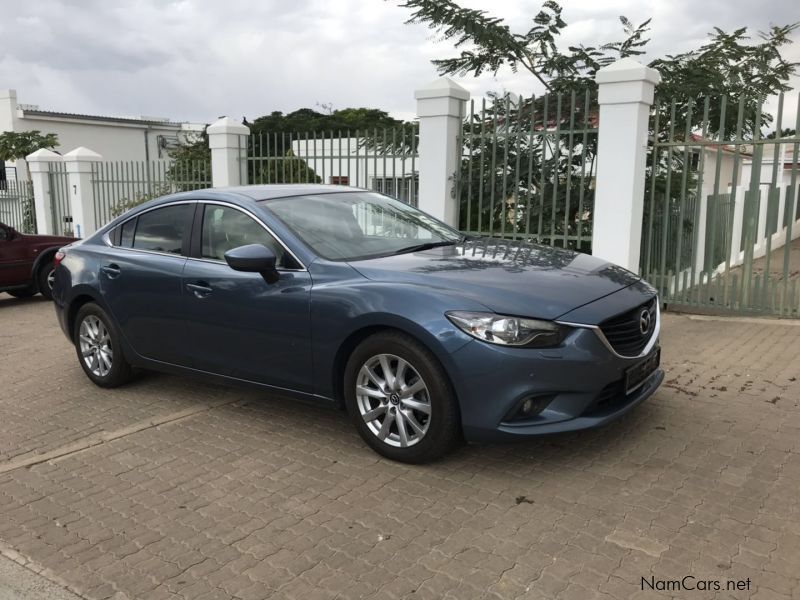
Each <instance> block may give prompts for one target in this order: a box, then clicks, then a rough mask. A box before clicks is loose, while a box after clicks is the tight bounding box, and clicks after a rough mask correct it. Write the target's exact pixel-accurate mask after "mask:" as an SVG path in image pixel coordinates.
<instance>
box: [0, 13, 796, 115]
mask: <svg viewBox="0 0 800 600" xmlns="http://www.w3.org/2000/svg"><path fill="white" fill-rule="evenodd" d="M464 4H466V5H469V6H471V7H482V8H486V9H487V10H490V11H491V12H492V13H493V14H495V15H497V16H502V17H505V18H506V19H507V20H508V21H509V23H510V24H511V26H512V29H514V30H518V31H520V30H521V31H524V30H527V29H528V28H529V27H530V20H531V18H532V17H533V15H534V14H535V13H536V12H537V11H538V7H539V2H537V1H525V0H465V1H464ZM563 4H564V6H565V8H564V16H565V20H566V21H567V22H568V23H569V27H568V29H567V30H566V34H565V36H564V37H565V39H564V41H565V42H566V43H583V44H585V45H592V44H597V43H599V42H605V41H610V40H614V39H618V38H619V37H621V35H622V34H621V28H620V25H619V22H618V16H619V15H620V14H625V15H626V16H628V17H629V18H630V19H631V20H632V21H634V22H637V23H638V22H640V21H643V20H644V19H646V18H648V17H652V18H653V22H652V36H651V37H652V41H651V43H650V46H649V48H650V50H649V56H650V57H651V58H652V57H656V56H661V55H663V54H665V53H674V52H679V51H684V50H688V49H691V48H696V47H697V46H699V45H700V44H701V43H702V42H703V40H704V39H706V34H707V32H708V31H710V30H711V28H712V27H713V26H714V25H716V26H719V27H722V28H724V29H733V28H735V27H738V26H743V25H746V26H748V27H749V28H750V29H751V31H752V32H753V33H755V32H757V31H758V30H763V29H766V28H767V27H768V26H769V25H771V24H785V23H789V22H793V21H798V20H800V4H798V3H797V0H761V1H760V2H758V1H753V0H700V1H698V0H602V1H597V0H564V2H563ZM0 7H1V8H2V12H1V13H0V88H14V89H16V90H17V92H18V97H19V101H20V102H22V103H27V104H37V105H39V106H40V108H42V109H46V110H58V111H66V112H79V113H92V114H106V115H117V116H122V115H136V116H139V115H146V116H164V117H170V118H172V119H175V120H192V121H204V122H210V121H213V120H214V119H216V118H217V117H218V116H221V115H231V116H234V117H236V118H240V117H241V116H245V115H246V116H247V117H248V118H250V119H252V118H254V117H256V116H259V115H262V114H265V113H268V112H271V111H273V110H281V111H284V112H288V111H292V110H294V109H297V108H301V107H312V108H313V107H315V105H316V104H317V103H320V104H322V103H324V104H332V105H333V106H334V107H335V108H344V107H348V106H369V107H377V108H381V109H384V110H387V111H389V112H390V113H392V114H393V115H395V116H398V117H401V118H413V116H414V100H413V90H414V89H415V88H416V87H419V86H420V85H422V84H425V83H427V82H429V81H431V80H433V79H434V78H436V76H437V74H436V72H435V70H434V68H433V67H432V65H431V64H430V60H431V59H432V58H441V57H446V56H450V55H452V54H453V53H454V51H453V48H452V46H451V44H449V43H448V42H441V41H438V40H437V39H436V36H435V35H433V34H432V32H431V31H429V30H428V29H427V28H426V27H425V26H423V25H405V24H404V22H405V20H406V19H407V18H408V17H409V13H408V10H407V9H404V8H400V7H399V6H398V4H397V3H396V2H388V1H384V0H225V1H224V2H222V1H220V0H183V1H167V0H137V1H134V0H120V1H114V2H109V1H107V0H81V1H78V0H74V1H72V2H68V1H66V0H37V1H36V2H19V1H17V0H0ZM795 37H796V40H797V41H796V43H795V44H794V45H793V46H792V47H791V48H790V49H789V50H788V52H787V53H786V54H787V56H791V57H793V58H794V60H798V61H800V36H795ZM460 83H461V84H462V85H464V86H465V87H467V88H468V89H469V90H470V91H471V92H472V94H473V96H474V97H476V98H479V97H481V95H482V94H484V93H485V92H486V91H487V90H502V89H507V90H510V91H514V92H517V93H523V94H529V93H531V92H534V91H538V90H537V88H536V86H535V85H534V82H533V81H532V80H531V78H530V76H527V77H526V76H524V75H514V74H513V73H510V72H501V73H500V74H498V76H497V77H494V76H492V75H487V76H483V77H481V78H480V79H472V78H470V79H465V80H461V81H460ZM793 85H794V87H795V89H800V78H797V77H795V79H794V81H793ZM796 105H797V101H796V94H794V95H793V97H792V98H790V99H787V103H786V110H787V117H788V116H789V114H788V113H791V115H792V118H793V115H794V111H795V110H796Z"/></svg>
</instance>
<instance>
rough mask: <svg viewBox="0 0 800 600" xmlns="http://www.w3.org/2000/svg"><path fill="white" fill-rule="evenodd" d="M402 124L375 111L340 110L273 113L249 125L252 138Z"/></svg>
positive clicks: (309, 109) (300, 110)
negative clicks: (259, 135) (263, 135)
mask: <svg viewBox="0 0 800 600" xmlns="http://www.w3.org/2000/svg"><path fill="white" fill-rule="evenodd" d="M401 123H402V122H401V121H398V120H397V119H394V118H392V117H390V116H389V114H388V113H386V112H385V111H382V110H378V109H376V108H343V109H339V110H334V111H331V112H329V113H320V112H317V111H315V110H313V109H311V108H301V109H299V110H296V111H293V112H290V113H288V114H286V115H284V114H283V113H282V112H280V111H274V112H272V113H270V114H268V115H264V116H263V117H258V118H257V119H256V120H255V121H253V123H252V124H251V125H250V133H252V134H256V135H257V134H265V135H266V134H277V136H278V137H279V138H280V136H281V134H287V135H288V134H290V133H291V134H297V133H311V132H320V131H327V132H339V131H342V132H344V131H355V130H356V129H359V130H362V131H364V130H368V129H375V128H383V127H394V126H396V125H400V124H401Z"/></svg>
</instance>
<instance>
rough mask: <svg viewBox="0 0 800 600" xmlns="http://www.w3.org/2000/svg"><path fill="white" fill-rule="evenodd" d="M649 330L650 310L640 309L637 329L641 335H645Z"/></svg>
mask: <svg viewBox="0 0 800 600" xmlns="http://www.w3.org/2000/svg"><path fill="white" fill-rule="evenodd" d="M649 330H650V311H649V310H647V309H645V310H643V311H642V314H640V315H639V331H641V332H642V335H647V332H648V331H649Z"/></svg>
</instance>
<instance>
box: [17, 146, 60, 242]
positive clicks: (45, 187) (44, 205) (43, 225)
mask: <svg viewBox="0 0 800 600" xmlns="http://www.w3.org/2000/svg"><path fill="white" fill-rule="evenodd" d="M25 160H26V162H27V163H28V170H29V171H30V174H31V181H32V182H33V206H34V208H35V210H36V232H37V233H41V234H44V235H53V233H55V227H54V223H53V205H52V202H53V194H52V192H51V190H50V165H51V164H52V163H54V162H61V161H62V160H63V159H62V158H61V155H60V154H56V153H55V152H53V151H52V150H47V149H46V148H42V149H41V150H37V151H36V152H34V153H32V154H29V155H28V156H26V157H25Z"/></svg>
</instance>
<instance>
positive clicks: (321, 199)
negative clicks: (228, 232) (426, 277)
mask: <svg viewBox="0 0 800 600" xmlns="http://www.w3.org/2000/svg"><path fill="white" fill-rule="evenodd" d="M261 204H262V206H265V207H266V208H267V209H268V210H270V211H271V212H273V213H274V214H275V215H277V216H278V218H280V219H281V220H282V221H283V222H284V223H286V225H287V226H288V227H290V228H291V229H292V230H293V231H294V232H295V233H296V234H297V235H298V236H299V237H300V238H301V239H302V240H303V241H304V242H305V243H306V244H308V245H309V246H311V248H312V249H313V250H314V252H316V253H317V254H319V255H320V256H321V257H323V258H326V259H328V260H359V259H367V258H374V257H377V256H387V255H390V254H403V253H406V252H414V251H416V250H425V249H428V248H434V247H437V246H449V245H452V244H455V243H456V242H457V241H458V240H459V239H460V237H461V234H459V232H458V231H456V230H455V229H452V228H450V227H448V226H447V225H445V224H444V223H442V222H440V221H437V220H436V219H434V218H433V217H430V216H428V215H426V214H425V213H423V212H420V211H418V210H417V209H416V208H414V207H413V206H409V205H408V204H405V203H403V202H400V201H399V200H394V199H393V198H389V197H387V196H383V195H381V194H376V193H374V192H336V193H331V194H317V195H308V196H292V197H289V198H274V199H271V200H263V201H262V202H261Z"/></svg>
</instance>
